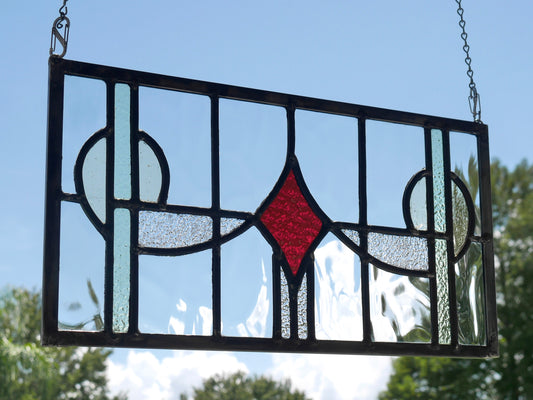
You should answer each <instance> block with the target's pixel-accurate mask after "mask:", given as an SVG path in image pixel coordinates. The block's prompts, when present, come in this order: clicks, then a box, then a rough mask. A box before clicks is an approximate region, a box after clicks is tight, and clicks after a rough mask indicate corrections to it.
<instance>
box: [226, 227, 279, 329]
mask: <svg viewBox="0 0 533 400" xmlns="http://www.w3.org/2000/svg"><path fill="white" fill-rule="evenodd" d="M271 259H272V249H271V248H270V246H269V245H268V243H267V242H266V241H265V240H264V238H263V237H262V236H261V234H260V233H259V232H258V231H257V230H256V229H255V228H250V229H249V230H248V231H246V232H245V233H243V234H242V235H240V236H238V237H236V238H235V239H233V240H231V241H229V242H227V243H225V244H224V245H222V248H221V313H222V334H223V335H225V336H240V337H272V267H271V262H270V260H271Z"/></svg>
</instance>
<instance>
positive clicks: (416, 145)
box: [366, 120, 426, 228]
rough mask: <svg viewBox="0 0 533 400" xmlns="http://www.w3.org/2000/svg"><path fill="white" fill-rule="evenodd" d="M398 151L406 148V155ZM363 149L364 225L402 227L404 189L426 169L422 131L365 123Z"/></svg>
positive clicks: (408, 127)
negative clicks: (365, 205)
mask: <svg viewBox="0 0 533 400" xmlns="http://www.w3.org/2000/svg"><path fill="white" fill-rule="evenodd" d="M402 149H409V155H408V156H406V153H405V151H402ZM366 150H367V194H368V195H367V200H368V201H367V204H368V223H369V224H370V225H380V226H390V227H398V228H405V221H404V216H403V206H402V199H403V193H404V191H405V187H406V185H407V183H408V182H409V180H410V179H411V177H412V176H413V175H414V174H416V173H417V172H418V171H420V170H422V169H423V168H425V167H426V159H425V143H424V129H423V128H421V127H415V126H410V125H403V124H395V123H390V122H381V121H371V120H367V121H366Z"/></svg>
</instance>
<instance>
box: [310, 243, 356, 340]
mask: <svg viewBox="0 0 533 400" xmlns="http://www.w3.org/2000/svg"><path fill="white" fill-rule="evenodd" d="M314 254H315V331H316V338H317V339H327V340H362V339H363V318H362V306H361V284H360V282H361V262H360V260H359V257H358V256H357V255H356V254H355V253H353V252H352V251H351V250H350V249H349V248H348V247H346V246H345V245H344V244H342V243H341V242H340V241H339V240H338V239H336V238H335V237H334V236H333V235H332V234H328V235H327V236H326V237H325V238H324V240H323V241H322V243H321V245H320V246H319V247H318V248H317V249H316V250H315V253H314Z"/></svg>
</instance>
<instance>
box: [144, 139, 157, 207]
mask: <svg viewBox="0 0 533 400" xmlns="http://www.w3.org/2000/svg"><path fill="white" fill-rule="evenodd" d="M162 182H163V175H162V174H161V166H160V165H159V160H158V159H157V157H156V155H155V153H154V151H153V150H152V148H151V147H150V146H149V145H148V144H146V142H144V141H142V140H141V141H139V197H140V199H141V200H142V201H149V202H152V203H156V202H157V199H158V197H159V193H160V192H161V186H162Z"/></svg>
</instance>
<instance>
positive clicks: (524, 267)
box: [379, 161, 533, 400]
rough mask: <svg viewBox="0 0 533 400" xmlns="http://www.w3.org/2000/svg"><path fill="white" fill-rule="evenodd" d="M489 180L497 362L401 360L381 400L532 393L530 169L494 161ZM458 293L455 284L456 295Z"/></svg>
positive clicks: (467, 264) (473, 187) (471, 181)
mask: <svg viewBox="0 0 533 400" xmlns="http://www.w3.org/2000/svg"><path fill="white" fill-rule="evenodd" d="M471 164H472V163H471ZM473 171H474V172H473ZM468 176H469V178H465V176H464V175H463V176H461V178H462V179H463V181H467V182H468V186H469V190H470V191H471V193H474V192H475V191H477V180H476V179H477V174H476V173H475V165H469V171H468ZM491 180H492V193H493V200H492V201H493V223H494V252H495V262H496V291H497V293H498V295H497V302H498V328H499V334H500V357H499V358H496V359H491V360H468V359H448V358H417V357H400V358H398V359H396V360H395V361H394V363H393V368H394V372H393V374H392V375H391V377H390V380H389V383H388V385H387V389H386V390H385V391H384V392H382V393H381V394H380V396H379V398H380V399H381V400H388V399H437V398H438V399H473V398H475V399H491V400H493V399H494V400H498V399H502V400H504V399H505V400H507V399H526V398H529V397H528V396H531V394H532V393H533V317H532V312H531V310H532V309H533V285H532V284H531V282H533V165H529V164H528V163H527V162H526V161H523V162H521V163H520V164H519V165H517V166H516V168H515V169H514V170H512V171H510V170H509V169H508V168H506V167H504V166H502V165H501V164H500V163H499V162H498V161H496V162H494V163H493V164H492V166H491ZM471 257H472V258H473V259H475V258H476V257H477V255H476V254H473V255H472V256H471ZM473 264H475V262H474V261H473V260H468V259H466V260H465V261H463V263H462V264H461V265H460V268H462V269H463V270H464V271H466V270H471V271H470V272H471V273H472V274H474V273H475V274H478V273H479V271H472V268H471V266H472V265H473ZM461 290H462V289H461V287H460V286H459V285H458V296H460V293H461Z"/></svg>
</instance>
